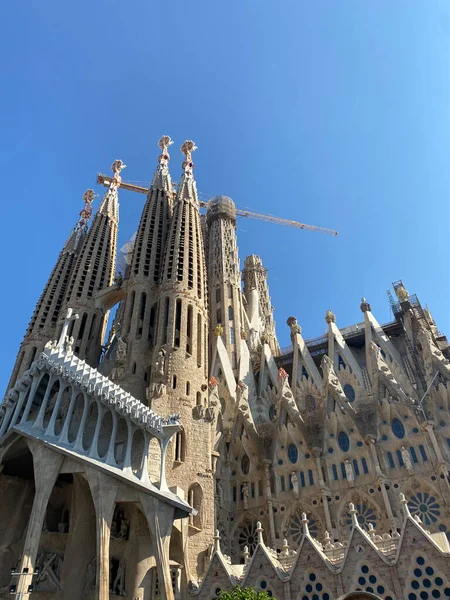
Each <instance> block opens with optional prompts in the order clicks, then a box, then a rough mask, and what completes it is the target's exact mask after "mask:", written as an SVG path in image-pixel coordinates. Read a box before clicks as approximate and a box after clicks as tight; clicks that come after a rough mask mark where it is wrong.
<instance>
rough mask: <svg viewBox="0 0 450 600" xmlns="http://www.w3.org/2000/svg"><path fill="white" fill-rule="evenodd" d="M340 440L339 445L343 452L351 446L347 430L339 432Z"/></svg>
mask: <svg viewBox="0 0 450 600" xmlns="http://www.w3.org/2000/svg"><path fill="white" fill-rule="evenodd" d="M338 441H339V447H340V449H341V450H342V452H347V451H348V449H349V448H350V440H349V439H348V435H347V434H346V433H345V431H340V432H339V437H338Z"/></svg>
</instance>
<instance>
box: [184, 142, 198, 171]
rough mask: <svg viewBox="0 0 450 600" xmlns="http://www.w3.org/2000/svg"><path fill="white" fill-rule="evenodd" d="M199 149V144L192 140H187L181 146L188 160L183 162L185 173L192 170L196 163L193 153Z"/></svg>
mask: <svg viewBox="0 0 450 600" xmlns="http://www.w3.org/2000/svg"><path fill="white" fill-rule="evenodd" d="M195 150H197V146H196V145H195V143H194V142H193V141H192V140H186V141H185V142H184V144H183V145H182V146H181V152H182V153H183V154H184V155H185V156H186V160H185V161H184V162H183V170H184V171H185V173H190V172H192V169H193V168H194V163H193V162H192V153H193V152H194V151H195Z"/></svg>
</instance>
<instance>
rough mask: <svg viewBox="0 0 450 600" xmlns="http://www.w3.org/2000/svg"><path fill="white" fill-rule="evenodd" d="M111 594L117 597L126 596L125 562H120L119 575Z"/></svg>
mask: <svg viewBox="0 0 450 600" xmlns="http://www.w3.org/2000/svg"><path fill="white" fill-rule="evenodd" d="M111 592H112V593H113V594H116V595H117V596H125V561H124V560H121V561H119V566H118V567H117V575H116V577H115V579H114V583H113V585H112V588H111Z"/></svg>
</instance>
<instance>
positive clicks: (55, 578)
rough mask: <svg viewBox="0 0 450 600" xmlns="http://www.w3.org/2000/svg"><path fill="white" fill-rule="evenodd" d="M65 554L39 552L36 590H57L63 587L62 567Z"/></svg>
mask: <svg viewBox="0 0 450 600" xmlns="http://www.w3.org/2000/svg"><path fill="white" fill-rule="evenodd" d="M62 563H63V556H61V555H59V554H57V553H56V552H39V553H38V555H37V558H36V569H39V575H38V576H37V578H36V590H39V591H47V592H56V591H58V590H60V589H61V583H60V579H61V567H62Z"/></svg>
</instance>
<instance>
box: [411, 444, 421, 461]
mask: <svg viewBox="0 0 450 600" xmlns="http://www.w3.org/2000/svg"><path fill="white" fill-rule="evenodd" d="M409 452H410V454H411V458H412V459H413V462H415V463H418V462H419V459H418V458H417V454H416V449H415V448H413V447H412V446H411V448H410V449H409Z"/></svg>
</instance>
